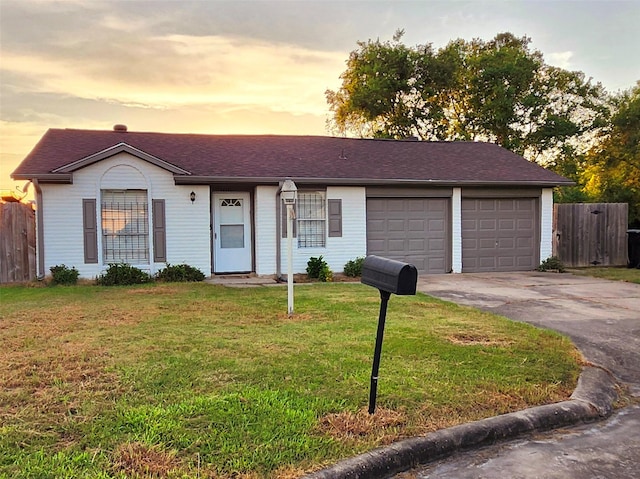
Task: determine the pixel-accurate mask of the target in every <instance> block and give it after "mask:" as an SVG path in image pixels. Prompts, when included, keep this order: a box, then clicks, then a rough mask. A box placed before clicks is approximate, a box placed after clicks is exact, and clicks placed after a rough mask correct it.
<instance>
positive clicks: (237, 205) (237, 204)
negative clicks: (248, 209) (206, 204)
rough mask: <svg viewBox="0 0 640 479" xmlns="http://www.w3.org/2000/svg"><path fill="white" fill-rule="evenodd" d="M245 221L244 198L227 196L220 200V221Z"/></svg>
mask: <svg viewBox="0 0 640 479" xmlns="http://www.w3.org/2000/svg"><path fill="white" fill-rule="evenodd" d="M243 221H244V213H243V208H242V199H240V198H227V199H222V200H220V223H221V224H230V223H231V224H238V223H242V222H243Z"/></svg>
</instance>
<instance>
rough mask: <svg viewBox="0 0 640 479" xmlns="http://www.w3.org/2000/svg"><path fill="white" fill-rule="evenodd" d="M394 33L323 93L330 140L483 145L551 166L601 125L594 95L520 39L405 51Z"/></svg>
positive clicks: (357, 54)
mask: <svg viewBox="0 0 640 479" xmlns="http://www.w3.org/2000/svg"><path fill="white" fill-rule="evenodd" d="M402 33H403V32H402V31H399V32H397V33H396V35H395V36H394V38H393V41H387V42H381V41H379V40H376V41H371V40H370V41H368V42H359V43H358V48H357V49H356V50H354V51H352V52H351V54H350V55H349V59H348V60H347V69H346V70H345V71H344V72H343V73H342V75H341V79H342V86H341V87H340V88H339V89H338V90H337V91H331V90H328V91H327V92H326V96H327V102H328V104H329V107H330V109H331V111H332V112H333V119H332V121H331V123H332V125H331V126H332V128H333V129H334V131H335V132H337V133H339V134H343V135H348V134H351V135H356V136H362V137H382V138H398V139H399V138H406V137H411V136H416V137H419V138H421V139H423V140H483V141H491V142H495V143H497V144H499V145H501V146H504V147H505V148H508V149H510V150H512V151H514V152H517V153H520V154H522V155H524V156H526V157H527V158H529V159H531V160H536V161H539V162H541V163H544V164H551V165H554V164H556V163H557V162H560V161H562V159H563V157H565V156H566V155H567V154H569V155H574V154H575V153H576V151H577V150H579V149H580V148H581V147H582V146H583V145H584V144H585V142H584V141H583V135H586V134H588V133H589V132H592V131H594V130H595V129H597V128H598V127H601V126H602V124H603V118H604V115H605V114H606V112H607V108H606V105H605V102H604V98H605V92H604V89H603V88H602V87H601V86H600V85H599V84H595V85H594V84H592V83H591V82H590V80H586V79H585V77H584V74H583V73H581V72H571V71H567V70H563V69H561V68H557V67H553V66H550V65H547V64H545V62H544V60H543V57H542V54H541V53H540V52H539V51H536V50H531V48H530V46H529V44H530V42H531V40H530V39H529V38H527V37H522V38H518V37H515V36H514V35H513V34H511V33H501V34H498V35H496V37H495V38H493V39H492V40H490V41H488V42H487V41H483V40H479V39H474V40H472V41H466V40H461V39H458V40H454V41H452V42H450V43H449V44H448V45H446V46H445V47H443V48H441V49H439V50H437V51H435V50H434V49H433V47H432V45H430V44H427V45H418V46H415V47H407V46H406V45H404V44H403V43H402V42H401V37H402Z"/></svg>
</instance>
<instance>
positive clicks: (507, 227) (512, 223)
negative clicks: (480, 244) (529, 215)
mask: <svg viewBox="0 0 640 479" xmlns="http://www.w3.org/2000/svg"><path fill="white" fill-rule="evenodd" d="M498 227H499V228H500V231H501V232H502V231H514V232H515V231H516V220H515V219H513V218H511V219H507V218H505V219H500V220H499V221H498Z"/></svg>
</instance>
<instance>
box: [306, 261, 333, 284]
mask: <svg viewBox="0 0 640 479" xmlns="http://www.w3.org/2000/svg"><path fill="white" fill-rule="evenodd" d="M307 276H308V277H309V278H311V279H319V280H320V281H323V282H324V281H333V272H332V271H331V268H329V265H328V264H327V262H326V261H325V260H324V259H323V258H322V255H320V256H319V257H317V258H314V257H311V258H309V261H308V262H307Z"/></svg>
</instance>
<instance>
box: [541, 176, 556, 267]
mask: <svg viewBox="0 0 640 479" xmlns="http://www.w3.org/2000/svg"><path fill="white" fill-rule="evenodd" d="M552 255H553V189H552V188H543V189H542V196H541V197H540V262H542V261H544V260H546V259H547V258H550V257H551V256H552Z"/></svg>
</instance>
